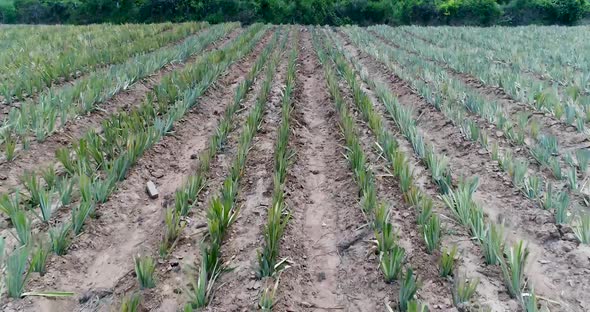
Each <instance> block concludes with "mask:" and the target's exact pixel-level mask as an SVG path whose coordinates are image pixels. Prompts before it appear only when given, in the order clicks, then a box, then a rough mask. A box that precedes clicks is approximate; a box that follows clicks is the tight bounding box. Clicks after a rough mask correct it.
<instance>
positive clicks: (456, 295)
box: [453, 275, 479, 309]
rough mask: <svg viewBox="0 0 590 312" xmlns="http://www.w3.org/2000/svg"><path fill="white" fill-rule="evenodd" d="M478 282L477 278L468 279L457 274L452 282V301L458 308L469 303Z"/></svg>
mask: <svg viewBox="0 0 590 312" xmlns="http://www.w3.org/2000/svg"><path fill="white" fill-rule="evenodd" d="M478 284H479V278H476V279H469V278H467V277H465V276H462V275H459V276H457V277H456V278H455V279H454V282H453V303H454V304H455V306H456V307H457V308H459V309H461V308H462V307H464V306H465V305H467V304H468V303H469V301H470V300H471V298H473V295H474V294H475V291H476V290H477V285H478Z"/></svg>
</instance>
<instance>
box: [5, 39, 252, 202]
mask: <svg viewBox="0 0 590 312" xmlns="http://www.w3.org/2000/svg"><path fill="white" fill-rule="evenodd" d="M240 32H241V29H240V28H237V29H235V30H234V31H232V32H230V33H229V34H228V35H226V36H225V37H224V38H221V39H219V40H217V41H216V42H214V43H212V44H211V45H210V46H209V47H207V48H206V49H205V50H203V52H201V53H198V54H195V55H193V56H191V57H190V58H189V59H187V60H186V61H185V62H183V63H177V64H168V65H166V66H165V67H163V68H162V69H160V70H159V71H158V72H157V73H154V74H153V75H151V76H149V77H146V78H144V79H142V80H140V81H138V82H136V83H134V84H133V85H131V86H129V87H128V89H127V90H125V91H123V92H120V93H118V94H117V95H115V96H114V97H112V98H111V99H109V100H108V101H106V102H104V103H101V104H100V107H99V109H97V110H95V111H93V112H91V113H89V114H86V115H84V116H79V117H77V118H75V119H72V120H70V121H68V122H67V123H66V126H65V127H64V128H63V129H61V130H60V131H58V132H56V133H54V134H53V135H51V136H49V137H48V138H47V139H46V140H45V141H44V142H41V143H39V142H37V141H35V140H32V141H31V142H30V147H29V150H27V151H20V152H19V153H18V156H17V158H16V159H15V160H14V161H12V162H3V163H0V192H1V193H4V192H9V191H12V190H13V189H14V188H15V187H17V186H19V185H20V180H19V178H20V177H21V176H22V175H23V174H24V173H25V172H27V171H34V170H39V169H43V168H45V167H47V166H50V165H52V164H55V163H56V159H55V151H56V150H58V149H59V148H62V147H67V146H70V144H71V143H72V142H75V141H77V140H78V139H79V138H81V137H82V136H83V135H84V134H85V133H86V132H88V131H91V130H96V129H100V127H101V122H102V120H104V119H106V118H108V117H109V116H111V115H112V114H115V113H116V112H118V111H130V110H131V109H132V108H133V107H135V106H138V105H140V104H141V101H143V99H144V98H145V97H146V95H147V94H148V93H149V92H150V91H151V90H152V89H153V88H154V87H155V86H157V85H158V84H159V83H160V80H161V79H162V77H164V76H165V75H167V74H168V73H170V72H172V71H175V70H180V69H182V68H183V67H184V66H186V65H187V64H190V63H192V62H194V61H195V60H196V59H198V58H199V56H200V55H202V54H203V53H206V52H208V51H212V50H214V49H218V48H220V47H222V46H223V45H224V44H226V43H227V42H229V41H230V40H232V39H233V38H235V37H237V36H238V35H239V33H240Z"/></svg>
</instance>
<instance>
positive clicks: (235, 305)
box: [208, 48, 290, 311]
mask: <svg viewBox="0 0 590 312" xmlns="http://www.w3.org/2000/svg"><path fill="white" fill-rule="evenodd" d="M289 49H290V48H287V49H286V50H283V51H282V53H283V56H282V59H281V62H280V63H279V65H278V66H277V71H276V74H275V77H274V79H273V85H272V89H271V93H270V95H269V100H268V102H267V104H266V111H265V113H264V116H263V119H262V123H261V125H260V129H259V130H258V134H257V135H256V136H255V137H254V139H253V141H252V149H251V150H250V152H249V153H248V160H247V161H246V169H245V171H244V176H243V178H242V180H241V181H242V186H241V188H240V191H239V193H238V199H237V204H236V205H237V206H238V207H240V212H239V215H238V219H237V220H236V222H235V223H234V224H233V225H232V227H231V229H230V232H229V233H228V236H227V239H226V242H225V243H224V244H223V246H222V249H221V250H222V255H223V262H224V263H226V264H229V266H230V267H231V268H232V271H231V272H228V273H227V274H224V275H222V276H221V277H220V279H219V281H218V282H219V284H220V285H222V286H220V287H219V289H218V291H217V292H216V294H215V298H214V299H213V302H212V303H211V304H210V307H209V308H208V310H210V311H236V310H238V311H254V310H256V309H257V308H258V299H259V293H260V291H261V290H262V289H263V284H262V283H261V282H260V281H259V280H258V279H257V278H256V274H255V272H256V271H257V269H258V258H257V253H258V252H259V251H260V249H261V248H262V246H263V241H264V238H263V236H262V235H263V231H264V226H265V225H266V218H267V212H266V211H267V210H268V207H269V205H270V204H271V197H272V192H273V176H274V175H273V174H274V150H275V144H276V138H277V132H278V127H279V124H280V122H281V100H282V94H283V89H284V86H285V77H286V70H287V58H286V54H285V51H288V50H289Z"/></svg>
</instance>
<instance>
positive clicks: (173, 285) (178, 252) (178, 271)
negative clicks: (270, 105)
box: [104, 31, 273, 311]
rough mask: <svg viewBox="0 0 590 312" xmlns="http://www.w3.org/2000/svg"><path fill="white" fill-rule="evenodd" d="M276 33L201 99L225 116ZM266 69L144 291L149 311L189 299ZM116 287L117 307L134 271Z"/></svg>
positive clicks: (133, 285)
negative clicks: (209, 211) (212, 215)
mask: <svg viewBox="0 0 590 312" xmlns="http://www.w3.org/2000/svg"><path fill="white" fill-rule="evenodd" d="M272 35H273V32H272V31H268V33H267V34H266V35H265V38H263V40H261V42H263V44H259V45H258V46H257V47H255V48H254V52H253V53H252V55H250V56H248V57H247V59H245V60H244V61H241V62H236V63H234V64H233V65H232V66H233V67H230V70H229V71H228V73H229V75H228V76H227V77H225V78H222V79H221V82H220V84H219V87H217V88H215V89H210V91H211V92H208V93H207V94H206V95H205V96H204V97H203V99H202V100H201V102H203V103H208V102H211V103H212V104H211V105H212V106H214V107H221V109H219V110H217V114H219V116H223V114H224V110H225V107H227V105H228V104H229V103H231V101H233V96H234V94H235V90H236V88H237V86H238V85H239V83H241V82H242V81H243V78H245V76H246V74H247V73H248V72H249V71H250V69H251V67H252V66H253V65H254V63H255V61H256V59H255V58H254V57H255V56H257V55H259V54H260V52H261V51H262V50H263V49H264V47H265V46H266V45H267V44H268V43H269V42H270V40H271V38H272ZM263 72H264V71H263V70H262V71H260V73H259V74H258V77H257V78H256V80H255V82H254V83H253V85H252V88H251V89H250V90H249V91H248V94H247V96H246V99H245V100H244V101H243V102H242V103H241V108H240V109H239V110H238V111H237V112H236V114H235V115H234V122H233V123H234V128H233V130H232V132H230V134H229V136H228V140H227V142H226V144H225V146H224V147H223V149H221V150H220V151H219V152H218V154H217V157H216V158H214V159H213V160H212V161H211V169H210V174H209V176H208V177H207V183H206V185H205V187H204V189H203V190H202V192H201V193H200V194H199V199H198V201H197V204H196V205H195V207H194V208H193V209H192V210H191V212H190V213H189V226H187V227H186V228H185V229H184V231H183V233H182V235H181V238H180V239H179V240H178V242H177V244H176V246H175V248H174V249H173V250H172V252H171V254H170V255H169V256H168V258H167V259H166V260H165V261H163V262H162V263H159V268H160V269H158V270H157V271H156V280H157V282H156V287H155V288H153V289H149V290H143V291H142V295H143V299H142V306H143V307H144V308H146V309H148V310H158V311H177V309H178V307H180V306H182V304H184V303H185V302H186V296H185V295H184V294H183V293H182V290H183V289H184V287H186V286H187V285H188V283H189V281H190V280H189V279H188V277H187V274H186V273H187V272H185V271H186V270H185V269H186V268H187V267H188V265H195V266H196V267H197V268H198V265H196V264H197V263H198V262H199V261H200V256H201V254H200V247H201V239H202V237H203V234H204V233H206V232H207V229H206V228H203V226H205V224H206V208H207V206H206V204H208V203H209V200H208V197H209V195H213V194H216V193H215V191H216V190H217V189H218V188H219V186H221V184H222V183H223V179H225V175H226V174H227V172H228V170H229V168H230V166H231V160H232V159H233V157H234V155H235V152H236V149H237V144H238V143H237V140H238V138H239V136H240V131H236V130H240V129H241V126H242V124H243V122H244V121H245V119H246V118H247V116H248V114H249V111H250V109H251V108H252V107H253V106H254V103H255V100H256V96H257V94H258V91H259V90H260V88H261V86H262V82H263V79H261V78H260V77H261V75H262V73H263ZM217 114H216V115H217ZM204 144H205V145H204V148H206V147H207V146H208V144H209V142H208V141H207V142H205V143H204ZM201 150H202V149H201ZM199 152H200V151H197V152H195V153H194V154H191V157H193V156H192V155H199ZM197 164H198V160H197V161H195V162H194V163H193V165H192V167H194V168H192V169H191V171H190V172H191V173H192V172H194V169H195V168H197V167H198V166H197ZM185 177H186V175H185ZM179 185H180V184H179ZM175 190H176V188H175V189H174V190H173V191H170V192H168V193H167V194H165V195H164V196H163V200H162V207H166V206H168V205H170V204H172V203H173V201H174V191H175ZM163 214H164V212H162V216H161V217H160V219H159V221H158V222H159V223H160V224H162V227H161V228H158V229H157V230H155V231H154V232H153V233H152V236H153V237H155V239H153V240H150V241H148V242H144V243H143V246H142V247H143V248H142V249H143V250H144V252H145V253H148V254H154V253H155V251H156V250H158V247H159V245H158V244H159V243H160V241H161V237H162V233H163V229H164V225H163V221H162V220H163V219H164V217H163ZM131 262H132V261H131V260H130V263H131ZM195 274H196V273H195ZM113 288H114V292H113V296H112V298H110V299H111V302H109V305H110V306H111V307H112V306H113V305H114V306H117V304H119V301H120V298H121V297H123V296H124V295H127V294H128V293H130V292H132V291H133V290H135V289H137V288H138V285H137V280H136V279H135V277H134V276H133V274H128V275H125V276H124V277H123V278H121V279H120V280H118V281H117V284H116V285H115V286H114V287H113ZM104 308H107V307H104Z"/></svg>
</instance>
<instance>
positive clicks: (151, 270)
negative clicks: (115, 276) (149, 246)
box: [133, 255, 156, 289]
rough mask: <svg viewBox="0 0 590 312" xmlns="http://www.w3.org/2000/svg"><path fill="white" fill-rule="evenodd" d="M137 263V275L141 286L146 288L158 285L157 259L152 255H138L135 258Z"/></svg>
mask: <svg viewBox="0 0 590 312" xmlns="http://www.w3.org/2000/svg"><path fill="white" fill-rule="evenodd" d="M133 262H134V263H135V276H136V277H137V281H138V282H139V286H140V287H141V288H142V289H144V288H154V287H156V282H155V276H154V274H155V271H156V261H155V260H154V258H152V257H150V256H139V255H138V256H136V257H134V258H133Z"/></svg>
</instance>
